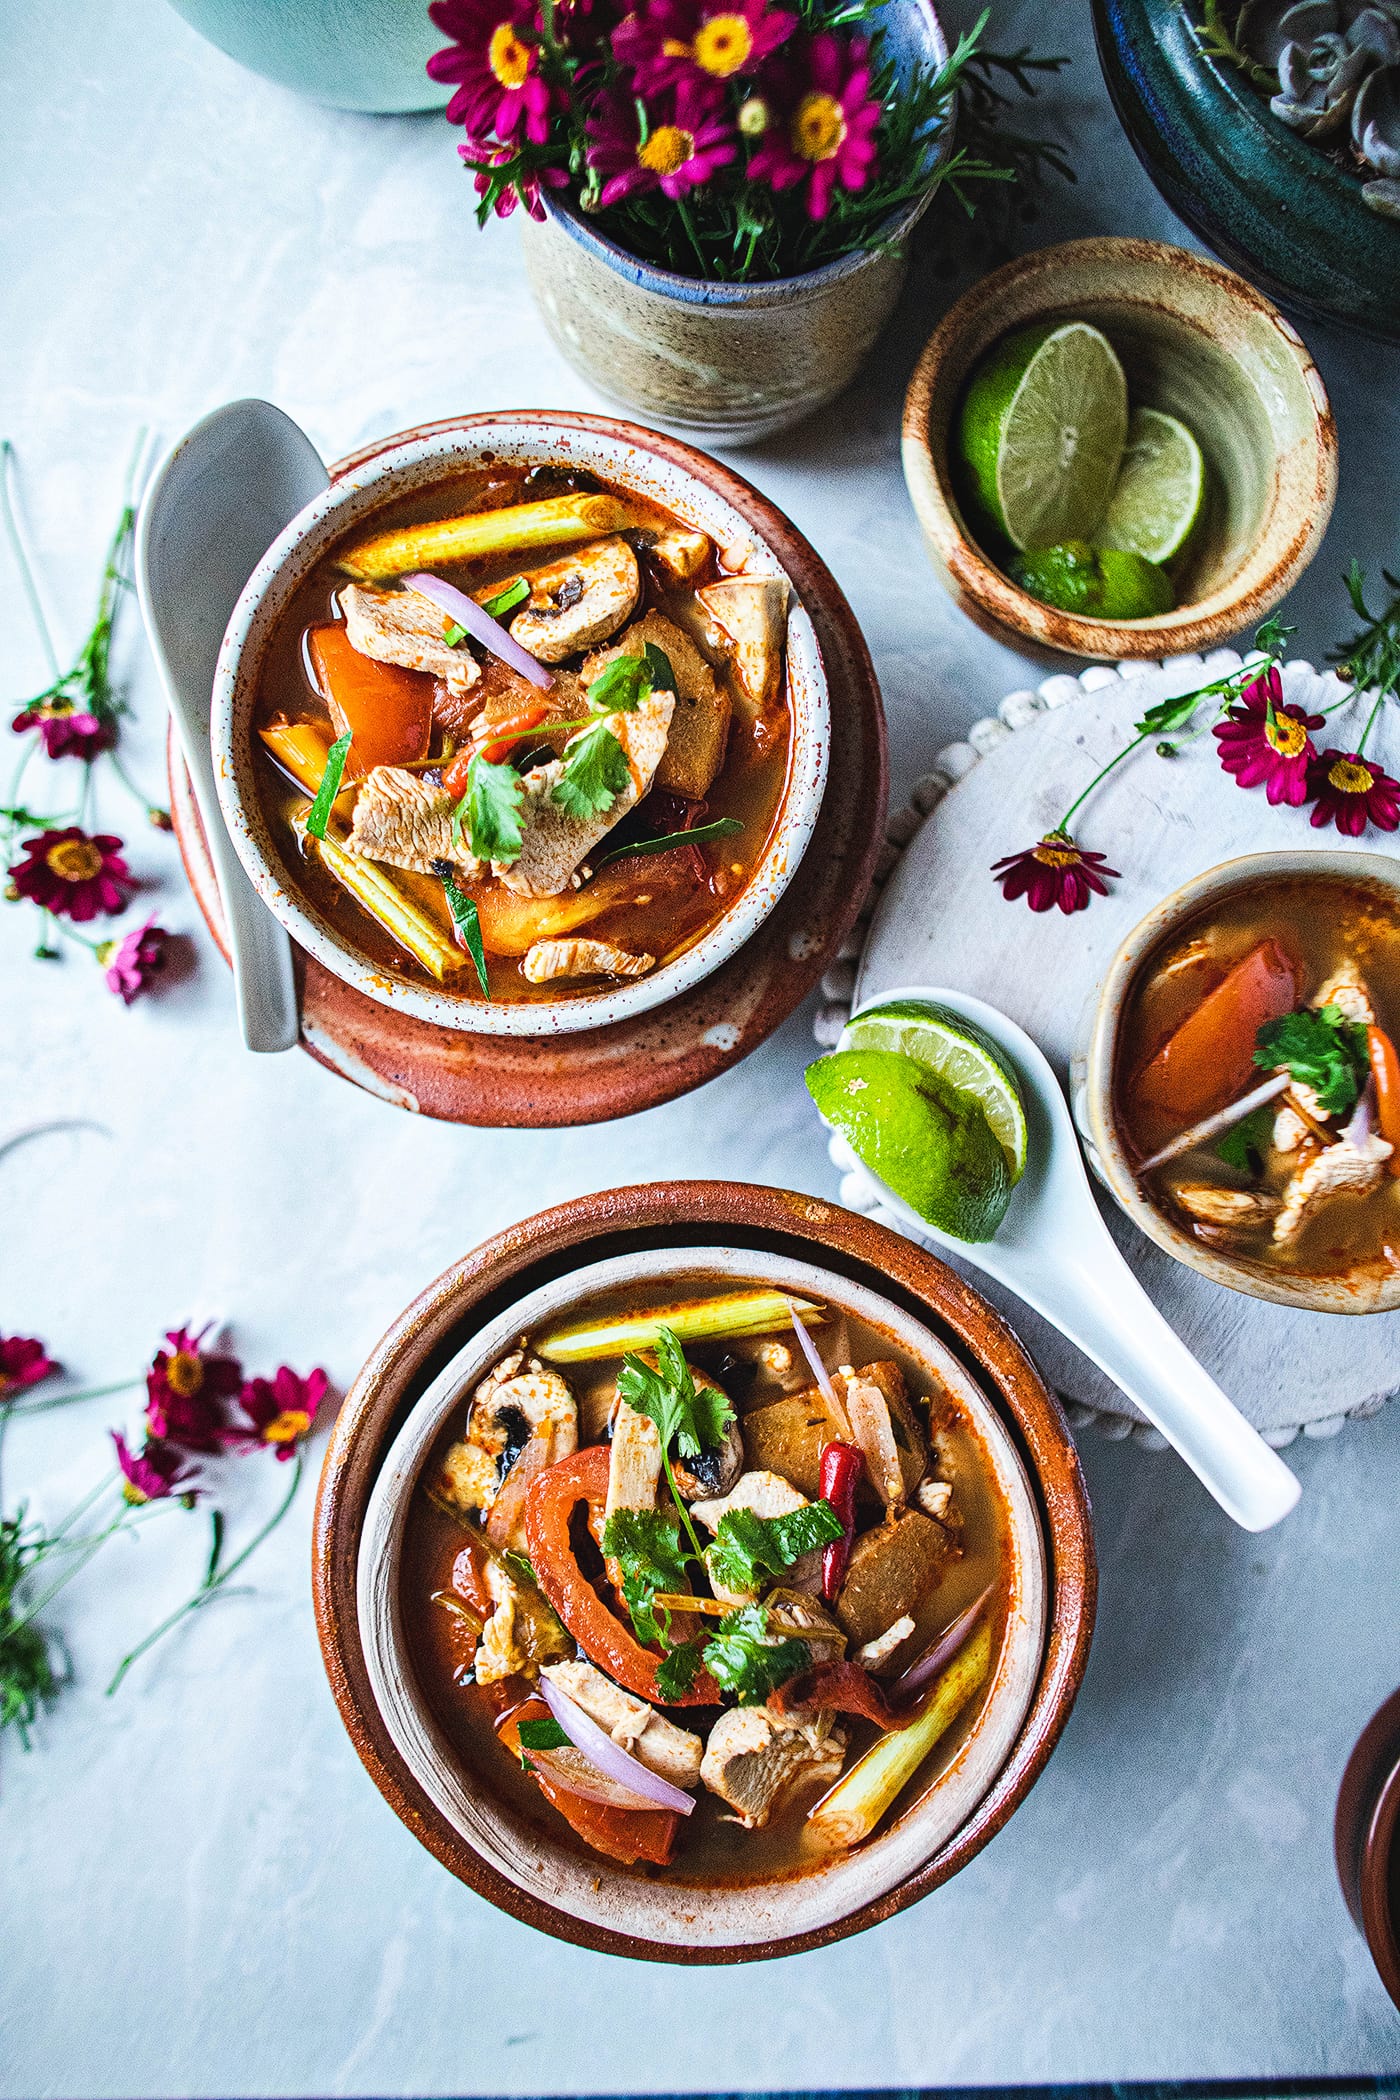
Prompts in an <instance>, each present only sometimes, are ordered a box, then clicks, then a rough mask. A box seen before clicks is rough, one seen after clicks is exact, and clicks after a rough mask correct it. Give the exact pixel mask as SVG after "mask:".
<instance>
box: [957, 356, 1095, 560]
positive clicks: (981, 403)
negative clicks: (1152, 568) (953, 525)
mask: <svg viewBox="0 0 1400 2100" xmlns="http://www.w3.org/2000/svg"><path fill="white" fill-rule="evenodd" d="M1127 433H1128V382H1127V380H1126V379H1125V378H1124V376H1123V367H1122V365H1121V364H1120V363H1119V361H1118V354H1117V352H1116V351H1115V350H1114V348H1113V345H1112V343H1110V342H1109V340H1108V337H1107V336H1106V335H1104V334H1103V333H1102V332H1101V331H1100V330H1099V329H1097V328H1093V327H1091V326H1090V325H1089V323H1088V322H1087V321H1065V322H1062V323H1060V324H1059V325H1058V326H1057V325H1056V324H1055V323H1053V322H1049V321H1045V322H1039V323H1037V325H1036V326H1035V327H1033V328H1022V329H1019V330H1017V332H1016V333H1015V334H1014V335H1010V336H1008V337H1007V338H1006V339H1005V341H1004V342H1001V343H999V344H998V345H997V346H996V348H995V349H994V350H993V351H992V352H991V353H990V355H989V356H988V357H987V359H986V360H985V362H984V363H983V364H982V365H981V367H980V368H979V370H978V371H977V372H976V373H975V374H974V376H973V380H972V384H971V385H970V386H969V388H968V390H967V395H966V397H965V399H964V401H963V408H962V416H961V418H960V420H959V425H958V447H959V453H960V456H961V459H962V463H963V466H964V469H965V470H966V473H967V475H968V477H969V478H970V480H971V483H972V488H973V492H974V494H975V496H976V498H977V500H978V502H979V503H980V505H981V507H982V509H983V510H984V511H985V512H986V514H987V516H988V517H989V518H990V519H991V521H992V523H993V524H994V525H995V526H996V527H997V529H998V531H1000V532H1003V533H1005V535H1006V537H1007V539H1009V540H1010V542H1011V544H1012V546H1013V547H1017V548H1020V549H1021V550H1022V551H1024V550H1025V549H1026V548H1027V547H1053V546H1056V545H1058V544H1059V542H1060V541H1062V540H1083V539H1092V538H1093V537H1094V532H1095V528H1096V527H1097V525H1098V523H1099V520H1100V519H1101V518H1102V517H1103V514H1104V511H1105V510H1106V509H1107V507H1108V499H1109V497H1110V496H1111V495H1112V493H1113V485H1114V483H1115V481H1116V480H1117V478H1118V469H1119V466H1120V464H1121V461H1122V458H1123V446H1124V442H1125V440H1126V438H1127Z"/></svg>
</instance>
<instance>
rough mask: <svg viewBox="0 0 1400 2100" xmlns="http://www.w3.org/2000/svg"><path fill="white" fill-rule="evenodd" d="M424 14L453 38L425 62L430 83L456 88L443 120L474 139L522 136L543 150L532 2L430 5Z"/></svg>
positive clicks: (545, 110)
mask: <svg viewBox="0 0 1400 2100" xmlns="http://www.w3.org/2000/svg"><path fill="white" fill-rule="evenodd" d="M428 13H429V15H430V16H431V17H432V20H433V21H434V22H435V23H436V25H437V27H438V28H439V29H440V30H441V31H442V33H443V35H444V36H450V37H452V38H453V39H454V41H453V43H452V45H451V46H450V47H449V48H448V49H447V50H445V51H435V52H434V53H433V56H432V57H431V58H430V59H429V60H428V72H429V74H430V75H431V76H432V78H433V79H434V80H447V81H455V82H456V83H457V92H456V94H455V95H454V96H453V97H452V100H451V101H450V102H449V103H448V105H447V120H448V122H449V123H450V124H465V125H466V127H467V130H468V132H469V133H470V134H471V136H472V137H473V138H475V139H486V138H490V137H492V136H493V135H494V136H495V137H496V138H498V139H504V140H511V139H518V138H519V137H520V136H521V134H522V133H523V134H524V136H525V137H526V138H527V139H529V140H530V141H531V142H532V144H534V145H536V146H542V145H543V144H544V142H545V140H546V139H547V138H548V136H549V113H550V105H551V101H552V97H551V94H550V90H549V86H548V83H547V82H546V81H545V79H544V78H543V76H542V74H541V72H540V22H539V11H538V8H537V7H536V5H535V0H433V4H432V6H431V7H430V8H429V9H428Z"/></svg>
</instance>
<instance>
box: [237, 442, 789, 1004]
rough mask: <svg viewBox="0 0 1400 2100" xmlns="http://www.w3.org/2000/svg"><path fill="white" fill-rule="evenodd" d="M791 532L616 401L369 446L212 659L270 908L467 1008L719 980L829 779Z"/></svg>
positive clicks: (259, 579) (243, 843)
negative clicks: (608, 408)
mask: <svg viewBox="0 0 1400 2100" xmlns="http://www.w3.org/2000/svg"><path fill="white" fill-rule="evenodd" d="M779 539H782V541H783V543H784V545H785V546H789V545H790V544H791V543H792V542H793V541H794V540H795V535H793V534H792V532H791V528H790V527H788V526H787V524H786V521H785V520H783V519H782V517H781V515H780V514H779V513H778V512H776V511H775V510H774V509H773V508H772V506H771V505H769V504H767V503H766V502H765V501H764V500H763V499H762V498H761V497H759V496H757V495H756V493H755V492H754V491H753V490H751V489H750V488H748V486H747V484H746V483H744V482H742V481H740V480H739V479H738V477H737V476H735V475H733V474H731V473H729V471H728V470H727V469H725V468H722V467H720V466H718V465H717V464H716V463H715V462H713V461H710V460H707V459H705V457H704V456H703V455H702V454H700V453H697V452H694V451H693V450H692V449H691V448H690V447H688V446H685V445H682V444H680V443H679V442H677V441H675V440H673V439H669V438H664V437H661V436H658V435H657V434H656V433H654V432H650V431H646V430H642V429H640V428H638V427H636V426H634V425H631V424H625V423H620V422H614V421H609V420H604V419H601V418H594V417H569V416H559V417H550V416H531V415H520V416H505V415H501V416H494V415H492V416H474V417H469V418H465V419H463V420H462V421H460V422H457V423H452V424H448V425H435V426H433V427H432V428H431V429H428V430H425V431H422V432H416V433H408V434H405V435H404V436H403V437H402V438H398V439H391V440H389V441H388V442H387V443H386V444H385V445H384V446H382V447H380V448H378V449H376V450H375V451H374V452H372V453H371V454H368V455H361V456H360V457H359V458H358V459H357V460H356V461H352V462H351V463H350V465H349V466H348V467H347V469H346V470H345V471H343V472H341V473H339V474H338V475H337V476H336V477H335V478H334V479H333V481H332V483H331V486H330V487H329V488H328V489H327V491H326V492H325V494H324V495H323V496H320V497H318V498H317V499H316V501H315V502H313V503H312V504H310V505H309V506H308V507H307V509H306V510H304V511H303V512H302V513H301V514H300V516H299V517H298V518H296V519H295V520H294V521H293V523H292V524H291V525H290V526H289V527H288V528H287V530H286V531H285V532H284V533H283V534H282V536H281V538H280V539H279V540H278V541H277V542H276V543H275V544H274V545H273V547H272V548H271V549H270V550H269V552H268V554H267V555H266V556H265V557H264V559H263V560H262V562H260V563H259V565H258V568H257V569H256V571H255V572H254V574H253V576H252V578H251V579H250V581H249V584H248V586H247V588H246V590H245V591H244V593H243V596H242V598H241V599H240V600H239V603H238V606H237V607H236V609H235V611H234V615H233V618H232V620H231V622H230V625H229V629H228V633H227V635H226V637H225V641H224V646H223V650H222V653H221V656H220V659H219V668H218V672H217V675H216V680H215V688H214V701H213V737H214V747H215V756H216V771H217V775H218V781H219V793H220V797H221V801H222V804H223V808H224V812H225V815H226V818H227V820H228V824H229V828H230V831H231V833H232V835H233V839H234V843H235V845H236V846H237V849H238V851H239V854H240V855H241V857H242V859H243V862H244V865H245V866H246V867H247V869H248V872H249V874H250V875H251V877H252V879H253V881H254V883H255V884H256V885H257V887H258V889H259V890H260V892H261V894H262V896H263V897H264V899H265V900H266V901H267V903H268V905H269V906H270V908H271V909H272V910H273V911H274V912H275V913H276V915H277V916H278V918H280V919H281V921H282V923H283V924H284V925H285V926H286V928H287V930H288V931H289V932H290V933H291V934H292V936H293V937H294V939H295V940H296V941H297V942H298V943H299V944H300V945H301V946H302V947H303V948H305V949H306V950H308V952H310V953H311V954H312V955H314V956H315V957H316V958H317V959H318V960H319V961H320V962H322V963H323V964H325V965H326V966H327V967H328V968H329V969H330V970H332V971H333V972H335V974H336V975H337V976H339V977H341V978H343V979H344V980H345V981H346V982H348V983H350V984H352V985H354V986H356V987H357V989H359V990H360V991H362V992H364V993H366V994H367V995H368V996H369V997H371V998H373V999H376V1000H378V1001H380V1002H381V1003H383V1004H386V1005H390V1006H394V1007H397V1008H398V1009H400V1010H401V1011H402V1012H404V1013H406V1014H410V1015H413V1016H415V1017H417V1018H418V1019H420V1020H424V1021H429V1022H434V1023H437V1024H438V1025H440V1026H441V1025H445V1026H447V1027H450V1028H456V1029H463V1030H469V1031H474V1032H479V1033H488V1034H505V1035H523V1036H539V1035H552V1034H557V1033H560V1032H564V1031H572V1030H578V1029H592V1028H597V1027H601V1026H605V1025H607V1024H609V1023H611V1022H615V1021H619V1020H622V1019H625V1018H627V1017H629V1016H632V1015H635V1014H637V1013H640V1012H642V1011H644V1010H645V1009H647V1008H649V1007H654V1006H657V1005H660V1004H663V1003H664V1002H666V1001H668V1000H670V999H673V998H675V997H676V996H677V995H678V994H680V993H682V992H684V991H686V990H687V989H689V988H690V987H691V986H693V985H694V984H696V983H698V982H699V981H700V980H701V979H702V978H704V977H706V976H707V975H709V973H710V972H711V971H713V970H715V969H716V968H718V967H719V965H720V964H722V963H723V962H725V961H727V960H728V959H729V957H731V956H732V955H733V954H735V953H736V951H737V950H738V949H739V948H740V947H742V945H743V944H744V942H745V941H747V940H748V939H749V938H750V937H751V935H752V934H753V933H754V932H755V931H756V929H757V928H758V927H759V926H760V925H761V924H762V922H763V920H764V919H765V917H766V916H767V914H768V913H769V912H770V911H771V910H772V908H773V906H774V904H775V903H776V902H777V900H778V898H779V897H780V896H781V895H782V893H783V891H784V889H785V888H786V886H787V884H788V882H789V881H790V880H791V878H792V875H793V873H794V872H795V870H796V868H797V866H798V864H799V862H800V860H801V858H802V855H803V853H804V852H805V850H806V847H807V845H808V843H809V841H810V838H811V835H812V831H813V829H814V826H815V824H816V820H817V816H818V813H819V811H820V807H821V801H822V795H823V790H824V787H825V782H826V768H827V757H828V744H829V737H828V729H829V719H830V718H829V699H828V693H827V683H826V675H825V670H824V666H823V663H822V657H821V651H820V647H819V645H818V642H817V638H816V633H815V630H814V628H813V624H812V621H811V619H810V618H809V616H808V613H807V611H806V609H805V608H804V606H803V604H802V600H801V595H800V592H799V590H798V588H797V587H796V584H795V582H794V579H793V578H792V577H791V576H790V575H789V574H788V572H787V570H786V569H785V567H784V565H783V562H782V561H781V560H780V559H779V555H778V553H777V551H776V546H775V543H776V542H777V541H778V540H779ZM798 544H799V545H800V544H801V543H798ZM813 561H815V557H813Z"/></svg>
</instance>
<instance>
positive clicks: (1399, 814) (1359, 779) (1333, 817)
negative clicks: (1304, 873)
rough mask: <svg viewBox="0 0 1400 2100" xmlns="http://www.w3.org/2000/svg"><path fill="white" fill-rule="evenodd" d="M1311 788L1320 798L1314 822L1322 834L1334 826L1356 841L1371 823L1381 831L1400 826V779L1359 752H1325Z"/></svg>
mask: <svg viewBox="0 0 1400 2100" xmlns="http://www.w3.org/2000/svg"><path fill="white" fill-rule="evenodd" d="M1308 786H1309V788H1310V789H1311V791H1312V793H1313V794H1314V795H1315V796H1316V798H1317V800H1316V803H1315V806H1314V808H1313V813H1312V821H1313V824H1314V826H1315V828H1316V829H1317V830H1319V831H1320V830H1321V829H1322V828H1323V827H1324V825H1327V824H1335V825H1336V827H1337V829H1338V831H1340V832H1344V833H1345V834H1346V836H1347V837H1348V838H1353V839H1355V838H1360V836H1361V834H1362V832H1363V831H1364V830H1365V829H1366V826H1367V825H1368V824H1374V825H1375V827H1376V829H1377V830H1378V831H1394V830H1396V829H1397V828H1398V827H1400V780H1395V779H1393V778H1392V777H1391V775H1390V774H1389V773H1386V772H1383V771H1382V769H1381V768H1380V767H1379V766H1377V765H1373V764H1372V763H1371V761H1370V759H1369V758H1363V757H1362V756H1361V753H1360V752H1359V751H1324V752H1322V753H1321V754H1320V755H1319V756H1318V757H1317V758H1316V759H1315V760H1314V761H1313V764H1312V768H1311V771H1310V772H1309V775H1308Z"/></svg>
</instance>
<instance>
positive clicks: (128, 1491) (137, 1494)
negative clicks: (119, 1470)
mask: <svg viewBox="0 0 1400 2100" xmlns="http://www.w3.org/2000/svg"><path fill="white" fill-rule="evenodd" d="M150 1499H151V1498H150V1496H149V1495H147V1494H145V1493H143V1492H142V1490H141V1489H140V1488H139V1487H137V1485H136V1482H135V1481H134V1480H124V1481H123V1482H122V1500H123V1502H129V1503H130V1504H131V1507H132V1508H133V1509H139V1508H140V1507H141V1504H142V1503H143V1502H149V1501H150Z"/></svg>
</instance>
